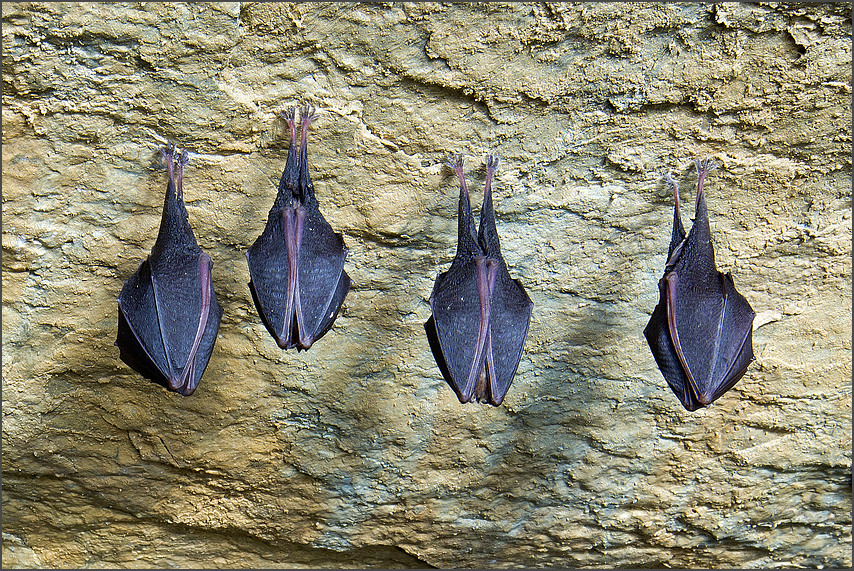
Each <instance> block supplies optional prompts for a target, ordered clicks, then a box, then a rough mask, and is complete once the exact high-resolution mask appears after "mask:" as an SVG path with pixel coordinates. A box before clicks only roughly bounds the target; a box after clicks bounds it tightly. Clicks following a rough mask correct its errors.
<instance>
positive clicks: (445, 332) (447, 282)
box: [426, 256, 486, 403]
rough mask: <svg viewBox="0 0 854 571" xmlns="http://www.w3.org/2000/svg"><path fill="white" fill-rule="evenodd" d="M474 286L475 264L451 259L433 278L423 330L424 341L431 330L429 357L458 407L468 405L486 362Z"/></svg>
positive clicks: (476, 285)
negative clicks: (445, 268) (479, 340)
mask: <svg viewBox="0 0 854 571" xmlns="http://www.w3.org/2000/svg"><path fill="white" fill-rule="evenodd" d="M477 282H478V278H477V267H476V266H475V263H474V262H473V261H472V260H465V259H462V258H461V257H459V256H458V257H457V258H455V259H454V262H453V263H452V264H451V268H450V269H449V270H448V271H447V272H445V273H443V274H439V276H438V277H437V278H436V283H435V284H434V286H433V293H432V294H431V296H430V307H431V308H432V310H433V317H432V318H431V320H432V321H433V324H432V326H431V325H430V321H428V322H427V326H426V327H427V331H428V338H429V337H430V329H435V336H434V338H433V339H432V340H431V347H432V348H433V354H434V356H435V357H436V361H437V363H439V369H440V370H441V371H442V374H443V376H444V377H445V380H446V381H447V382H448V384H449V385H451V388H452V389H454V392H456V393H457V397H458V398H459V399H460V402H462V403H467V402H469V401H471V399H472V396H473V394H474V388H475V381H476V380H477V377H478V375H479V374H480V371H481V370H482V369H483V364H484V361H485V359H486V352H485V351H484V346H483V345H482V344H481V345H480V346H479V344H478V339H479V336H480V335H479V333H480V330H481V303H480V294H479V291H478V283H477ZM437 349H438V352H437ZM475 359H477V361H478V362H475ZM472 371H474V378H473V379H472Z"/></svg>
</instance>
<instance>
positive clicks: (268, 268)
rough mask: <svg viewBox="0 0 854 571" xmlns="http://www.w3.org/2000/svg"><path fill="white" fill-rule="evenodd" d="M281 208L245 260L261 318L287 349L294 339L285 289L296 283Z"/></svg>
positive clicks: (247, 253) (271, 217)
mask: <svg viewBox="0 0 854 571" xmlns="http://www.w3.org/2000/svg"><path fill="white" fill-rule="evenodd" d="M285 208H290V207H285ZM283 212H284V209H278V210H277V212H276V215H273V214H271V216H270V217H269V218H268V220H267V226H266V227H265V228H264V232H262V233H261V235H260V236H259V237H258V239H257V240H255V243H253V244H252V247H250V248H249V250H248V251H247V252H246V261H247V262H248V264H249V277H250V280H249V289H250V290H251V291H252V299H253V301H254V302H255V308H256V309H257V310H258V314H259V315H260V316H261V321H262V322H263V323H264V326H265V327H266V328H267V330H268V331H269V332H270V334H271V335H272V336H273V338H274V339H275V340H276V343H278V345H279V346H280V347H281V348H282V349H287V348H289V347H293V346H294V344H295V343H296V338H295V336H294V326H293V323H294V310H293V301H292V302H291V306H290V311H289V310H288V289H289V288H291V289H293V288H295V285H296V283H295V281H293V280H292V276H291V273H292V272H291V269H290V268H291V266H290V263H289V257H288V248H287V246H286V240H287V236H286V232H285V228H284V220H283V218H284V217H283V216H282V213H283ZM291 212H293V209H291ZM291 295H292V296H293V293H292V294H291Z"/></svg>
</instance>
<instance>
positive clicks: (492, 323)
mask: <svg viewBox="0 0 854 571" xmlns="http://www.w3.org/2000/svg"><path fill="white" fill-rule="evenodd" d="M500 266H501V267H500V269H499V275H498V279H496V281H495V288H494V290H493V292H492V302H491V312H490V317H489V328H490V336H491V345H492V347H491V348H492V350H491V352H490V353H489V355H490V358H491V359H492V361H493V366H492V367H490V368H489V370H490V372H494V377H493V378H491V379H490V380H489V381H490V382H489V395H488V398H489V401H490V403H491V404H493V405H495V406H498V405H500V404H501V402H502V401H503V400H504V396H505V395H506V394H507V390H508V389H509V388H510V383H512V382H513V376H514V375H515V374H516V369H517V368H518V366H519V359H520V358H521V357H522V349H523V348H524V346H525V338H526V337H527V336H528V325H529V323H530V321H531V310H532V309H533V307H534V304H533V302H532V301H531V299H530V298H529V297H528V294H527V293H526V292H525V289H524V288H523V287H522V284H521V283H520V282H519V281H518V280H514V279H512V278H511V277H510V274H509V273H508V272H507V268H506V267H505V266H504V264H503V263H502V264H500Z"/></svg>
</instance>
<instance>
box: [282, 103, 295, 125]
mask: <svg viewBox="0 0 854 571" xmlns="http://www.w3.org/2000/svg"><path fill="white" fill-rule="evenodd" d="M278 115H279V117H281V118H282V119H284V120H285V121H287V122H288V124H290V123H291V122H293V121H295V120H296V117H297V108H296V107H293V106H291V107H288V108H287V109H282V110H281V111H279V113H278Z"/></svg>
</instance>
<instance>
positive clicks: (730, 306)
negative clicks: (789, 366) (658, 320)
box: [699, 273, 755, 402]
mask: <svg viewBox="0 0 854 571" xmlns="http://www.w3.org/2000/svg"><path fill="white" fill-rule="evenodd" d="M718 275H719V276H720V280H721V284H722V286H723V288H722V289H723V291H724V303H723V308H722V310H721V317H720V320H719V322H718V329H717V335H718V338H719V343H718V355H717V358H716V359H715V367H714V370H713V371H712V374H711V376H710V377H709V384H708V386H706V387H703V386H701V387H699V388H700V395H701V397H703V398H709V399H710V400H709V402H712V401H714V400H716V399H717V398H718V397H719V396H721V395H722V394H724V393H725V392H727V391H728V390H729V389H730V388H732V386H733V385H734V384H735V383H736V382H738V380H739V379H740V378H741V377H742V376H744V373H745V372H746V371H747V367H748V365H750V363H751V361H753V318H754V316H755V313H754V312H753V308H751V307H750V303H748V301H747V300H746V299H745V298H744V296H742V295H741V294H740V293H738V292H737V291H736V290H735V284H734V283H733V281H732V276H731V275H730V274H729V273H727V274H718Z"/></svg>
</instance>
